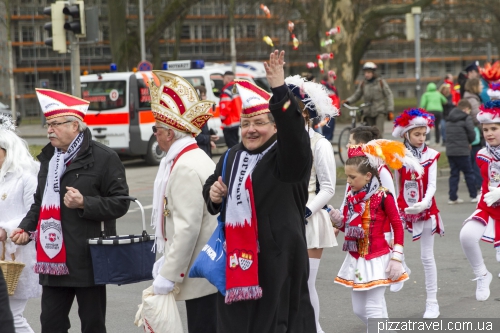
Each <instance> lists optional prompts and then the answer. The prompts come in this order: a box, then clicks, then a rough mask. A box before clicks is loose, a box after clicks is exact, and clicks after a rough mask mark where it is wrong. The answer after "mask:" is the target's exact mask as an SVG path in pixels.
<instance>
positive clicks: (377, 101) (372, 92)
mask: <svg viewBox="0 0 500 333" xmlns="http://www.w3.org/2000/svg"><path fill="white" fill-rule="evenodd" d="M376 69H377V65H375V64H374V63H373V62H370V61H369V62H366V63H365V64H364V65H363V73H364V77H365V78H364V80H363V81H361V83H360V84H359V85H358V88H357V89H356V92H355V93H354V95H352V96H351V97H349V98H348V99H346V100H345V101H342V102H340V104H344V103H347V104H351V103H356V102H357V101H358V100H360V99H361V97H363V99H364V101H365V103H367V104H369V106H368V107H367V108H365V109H364V115H365V120H366V122H367V125H368V126H376V127H377V128H378V130H379V132H380V134H381V135H382V136H383V135H384V122H385V120H386V118H387V113H388V112H394V98H393V96H392V91H391V88H389V85H388V84H387V82H385V80H384V79H382V78H381V77H378V76H377V74H376Z"/></svg>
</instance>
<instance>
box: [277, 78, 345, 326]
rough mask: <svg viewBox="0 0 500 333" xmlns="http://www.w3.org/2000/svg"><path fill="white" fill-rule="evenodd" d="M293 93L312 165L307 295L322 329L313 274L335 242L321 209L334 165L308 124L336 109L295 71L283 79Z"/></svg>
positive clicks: (332, 189)
mask: <svg viewBox="0 0 500 333" xmlns="http://www.w3.org/2000/svg"><path fill="white" fill-rule="evenodd" d="M285 83H286V85H287V86H288V88H289V89H290V91H291V92H292V93H293V94H294V95H295V98H296V99H297V102H298V105H299V107H300V109H301V110H302V115H303V117H304V119H305V121H306V131H307V132H308V133H309V139H310V140H311V151H312V155H313V167H312V170H311V176H310V178H309V188H308V191H309V199H308V201H307V205H306V215H305V217H306V240H307V252H308V254H309V280H308V285H309V295H310V296H311V304H312V306H313V307H314V314H315V318H316V329H317V332H318V333H323V330H322V329H321V325H320V324H319V298H318V292H317V291H316V276H317V274H318V269H319V263H320V260H321V255H322V254H323V249H324V248H329V247H333V246H337V240H336V239H335V232H334V229H333V227H332V223H331V222H330V218H329V216H328V213H327V211H326V210H325V209H323V208H325V207H326V205H327V204H328V202H329V201H330V200H331V199H332V198H333V195H334V194H335V182H336V181H335V179H336V172H337V168H336V167H335V157H334V155H333V149H332V145H331V143H330V142H329V141H328V140H327V139H326V138H325V137H323V136H322V135H321V134H319V133H317V132H315V131H314V130H313V129H312V128H311V125H312V119H314V118H319V119H320V120H322V119H324V118H330V119H333V117H335V116H338V114H339V110H338V108H336V107H335V106H334V105H333V104H332V102H331V99H330V97H329V96H328V93H327V91H326V89H325V88H324V87H323V86H322V85H320V84H317V83H314V82H310V81H305V80H304V79H302V78H301V77H300V76H299V75H296V76H290V77H287V78H286V79H285Z"/></svg>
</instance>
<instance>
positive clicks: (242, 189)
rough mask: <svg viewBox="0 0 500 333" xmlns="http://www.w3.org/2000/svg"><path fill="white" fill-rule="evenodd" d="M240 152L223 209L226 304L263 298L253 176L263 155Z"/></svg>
mask: <svg viewBox="0 0 500 333" xmlns="http://www.w3.org/2000/svg"><path fill="white" fill-rule="evenodd" d="M275 144H276V141H275V142H274V143H273V144H271V145H270V146H269V147H268V148H267V149H266V150H264V151H263V152H262V153H259V154H250V153H249V152H247V151H244V150H239V151H237V152H236V156H235V158H234V163H233V169H232V171H231V178H230V181H229V188H228V197H227V206H226V207H227V208H226V221H225V223H226V225H225V232H226V247H227V266H226V304H231V303H232V302H237V301H245V300H255V299H259V298H261V297H262V288H261V287H260V286H259V271H258V261H257V259H258V252H259V248H258V233H257V212H256V210H255V202H254V195H253V185H252V173H253V171H254V169H255V167H256V166H257V164H258V163H259V162H260V160H262V158H263V157H264V155H265V154H266V153H267V152H268V151H269V150H270V149H271V148H272V147H273V146H274V145H275Z"/></svg>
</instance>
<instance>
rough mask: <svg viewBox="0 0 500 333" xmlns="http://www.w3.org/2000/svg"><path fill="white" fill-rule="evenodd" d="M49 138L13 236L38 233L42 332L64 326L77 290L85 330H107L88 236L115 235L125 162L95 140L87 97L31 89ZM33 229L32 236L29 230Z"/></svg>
mask: <svg viewBox="0 0 500 333" xmlns="http://www.w3.org/2000/svg"><path fill="white" fill-rule="evenodd" d="M36 93H37V97H38V100H39V102H40V106H41V108H42V111H43V112H44V115H45V117H46V119H47V123H46V127H47V134H48V138H49V139H50V143H49V144H47V145H46V146H45V147H44V148H43V149H42V152H41V153H40V155H38V156H37V158H38V160H39V161H40V163H41V165H40V172H39V173H38V185H37V189H36V192H35V202H34V203H33V205H31V208H30V210H29V211H28V213H27V215H26V217H24V219H23V220H22V221H21V223H20V224H19V227H18V228H16V229H15V230H14V231H13V232H12V233H11V235H10V237H11V238H12V240H13V241H14V242H15V243H16V244H18V245H25V244H27V243H28V242H29V241H30V238H31V239H35V240H36V252H37V256H36V259H37V262H36V264H35V272H36V273H39V281H40V284H41V285H42V302H41V303H42V306H41V307H42V313H41V315H40V321H41V324H42V333H55V332H67V331H68V330H69V328H70V327H71V324H70V321H69V312H70V310H71V306H72V304H73V301H74V298H75V297H76V299H77V302H78V314H79V316H80V320H81V330H82V332H83V333H105V332H106V286H105V285H95V283H94V270H93V267H92V258H91V256H90V250H89V247H88V244H87V240H88V239H89V238H95V237H99V236H100V235H101V224H104V230H105V233H106V235H116V219H117V218H119V217H121V216H123V215H125V213H126V212H127V210H128V208H129V205H130V202H129V201H128V200H123V199H119V198H116V197H119V196H127V195H128V185H127V182H126V178H125V168H124V167H123V164H122V163H121V161H120V158H119V157H118V155H117V154H116V152H114V151H113V150H111V149H110V148H108V147H107V146H105V145H103V144H100V143H99V142H96V141H93V140H92V134H91V133H90V130H89V129H88V128H87V126H86V124H85V123H84V122H83V119H84V117H85V114H86V112H87V109H88V106H89V102H88V101H86V100H83V99H80V98H77V97H74V96H71V95H67V94H64V93H61V92H58V91H54V90H49V89H37V90H36ZM30 234H31V236H30Z"/></svg>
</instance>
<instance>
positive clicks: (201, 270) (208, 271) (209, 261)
mask: <svg viewBox="0 0 500 333" xmlns="http://www.w3.org/2000/svg"><path fill="white" fill-rule="evenodd" d="M229 150H230V149H228V150H227V152H226V155H225V156H224V162H223V164H222V181H224V176H225V175H226V162H227V156H228V155H229ZM224 204H225V200H224V199H223V201H222V204H221V205H220V207H221V210H222V208H223V207H224ZM217 222H218V223H217V228H215V231H214V233H213V234H212V236H211V237H210V239H209V240H208V242H207V244H206V245H205V246H204V247H203V249H202V250H201V252H200V254H199V255H198V257H197V258H196V260H195V261H194V263H193V266H192V267H191V269H190V270H189V277H190V278H205V279H207V280H208V282H210V283H211V284H213V285H214V286H215V287H216V288H217V290H219V292H220V293H221V294H222V296H226V235H225V234H224V222H223V221H222V218H221V216H220V214H219V216H217Z"/></svg>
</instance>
